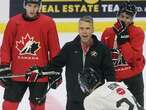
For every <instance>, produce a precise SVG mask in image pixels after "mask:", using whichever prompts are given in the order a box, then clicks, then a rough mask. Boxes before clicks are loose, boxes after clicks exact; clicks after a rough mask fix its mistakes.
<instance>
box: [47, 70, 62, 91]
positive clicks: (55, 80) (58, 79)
mask: <svg viewBox="0 0 146 110" xmlns="http://www.w3.org/2000/svg"><path fill="white" fill-rule="evenodd" d="M50 71H51V70H50ZM54 72H57V73H58V74H54V75H48V76H49V86H51V88H52V89H56V88H57V87H58V86H59V85H60V84H61V83H62V76H61V73H62V68H55V71H54Z"/></svg>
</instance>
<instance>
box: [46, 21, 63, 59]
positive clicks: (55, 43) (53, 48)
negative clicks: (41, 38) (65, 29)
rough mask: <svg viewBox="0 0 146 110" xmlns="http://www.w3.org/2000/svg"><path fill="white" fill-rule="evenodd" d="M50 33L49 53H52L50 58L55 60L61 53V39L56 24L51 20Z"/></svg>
mask: <svg viewBox="0 0 146 110" xmlns="http://www.w3.org/2000/svg"><path fill="white" fill-rule="evenodd" d="M49 27H50V28H49V32H48V38H49V39H48V44H49V51H50V58H51V59H52V58H54V57H55V56H56V55H57V54H58V52H59V51H60V45H59V38H58V33H57V29H56V25H55V22H54V21H53V20H52V19H50V21H49Z"/></svg>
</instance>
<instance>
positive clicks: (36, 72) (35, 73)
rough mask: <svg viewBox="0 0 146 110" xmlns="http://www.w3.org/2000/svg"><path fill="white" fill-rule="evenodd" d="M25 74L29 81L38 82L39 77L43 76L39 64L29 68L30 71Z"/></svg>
mask: <svg viewBox="0 0 146 110" xmlns="http://www.w3.org/2000/svg"><path fill="white" fill-rule="evenodd" d="M25 75H26V76H25V78H26V80H27V81H28V82H36V81H37V80H38V78H40V77H42V76H43V74H42V69H41V67H38V66H33V67H31V68H29V71H28V72H27V73H26V74H25Z"/></svg>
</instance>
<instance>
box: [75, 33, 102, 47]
mask: <svg viewBox="0 0 146 110" xmlns="http://www.w3.org/2000/svg"><path fill="white" fill-rule="evenodd" d="M92 39H93V45H92V46H93V47H95V46H97V44H98V43H99V40H98V39H97V36H96V35H94V34H92ZM80 41H81V38H80V36H79V35H77V36H76V38H75V39H74V40H73V42H74V43H75V44H76V45H78V46H81V43H80Z"/></svg>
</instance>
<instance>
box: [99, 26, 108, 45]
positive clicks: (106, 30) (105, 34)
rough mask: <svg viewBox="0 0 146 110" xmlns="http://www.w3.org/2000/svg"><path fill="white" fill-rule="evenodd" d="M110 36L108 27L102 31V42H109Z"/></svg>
mask: <svg viewBox="0 0 146 110" xmlns="http://www.w3.org/2000/svg"><path fill="white" fill-rule="evenodd" d="M108 36H109V32H108V29H107V28H106V29H105V30H104V31H103V33H102V36H101V42H103V43H104V44H106V45H107V44H108V41H107V39H108Z"/></svg>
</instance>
